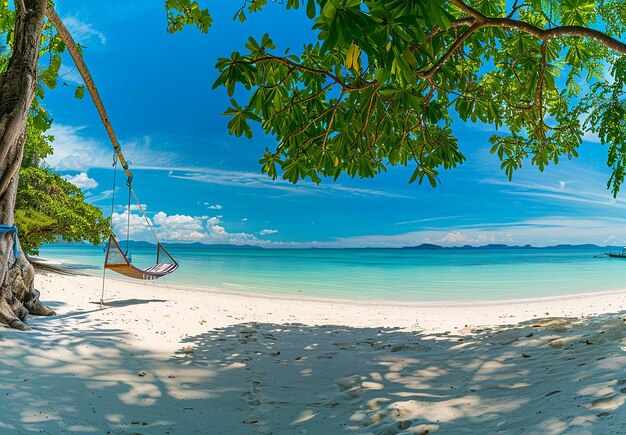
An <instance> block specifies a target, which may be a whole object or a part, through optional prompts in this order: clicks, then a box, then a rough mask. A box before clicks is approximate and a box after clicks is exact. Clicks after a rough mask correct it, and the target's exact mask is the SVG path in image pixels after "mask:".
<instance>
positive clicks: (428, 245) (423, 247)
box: [400, 243, 622, 251]
mask: <svg viewBox="0 0 626 435" xmlns="http://www.w3.org/2000/svg"><path fill="white" fill-rule="evenodd" d="M400 249H415V250H426V251H428V250H431V251H435V250H440V249H622V247H621V246H599V245H594V244H591V243H585V244H581V245H569V244H561V245H552V246H532V245H521V246H520V245H505V244H502V243H491V244H488V245H483V246H471V245H463V246H440V245H434V244H432V243H422V244H421V245H417V246H403V247H402V248H400Z"/></svg>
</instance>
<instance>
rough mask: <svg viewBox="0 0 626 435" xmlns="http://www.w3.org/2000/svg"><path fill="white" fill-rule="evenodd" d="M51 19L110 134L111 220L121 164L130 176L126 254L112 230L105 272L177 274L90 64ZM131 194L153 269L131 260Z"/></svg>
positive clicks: (150, 276) (146, 276) (151, 277)
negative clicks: (151, 243) (152, 253)
mask: <svg viewBox="0 0 626 435" xmlns="http://www.w3.org/2000/svg"><path fill="white" fill-rule="evenodd" d="M48 18H49V19H50V21H51V22H52V24H53V25H54V27H55V28H56V30H57V32H58V33H59V34H60V35H61V37H62V40H63V41H64V42H65V43H66V44H65V45H66V46H67V49H68V51H69V53H70V56H71V57H72V59H73V60H74V63H75V64H76V67H77V68H78V71H79V72H80V75H81V77H82V78H83V81H84V82H85V85H86V86H87V90H88V91H89V94H90V95H91V98H92V100H93V102H94V104H95V105H96V109H98V113H99V114H100V118H101V119H102V123H103V124H104V127H105V129H106V131H107V133H108V135H109V138H110V139H111V143H112V144H113V149H114V157H113V166H114V168H115V169H114V175H113V198H112V204H111V217H112V216H113V210H114V206H115V183H116V178H117V163H118V161H119V163H120V165H121V166H122V169H124V172H125V173H126V176H127V181H126V185H127V186H128V209H127V214H128V219H129V221H128V225H127V233H126V251H122V249H121V248H120V245H119V243H118V242H117V239H116V237H115V234H114V233H113V229H112V228H111V235H110V236H109V240H108V243H107V247H106V251H107V254H106V259H105V262H104V268H105V273H106V269H109V270H112V271H114V272H117V273H120V274H122V275H125V276H127V277H129V278H136V279H144V280H154V279H157V278H160V277H162V276H165V275H168V274H170V273H172V272H174V271H175V270H176V269H177V268H178V263H177V262H176V260H174V258H173V257H172V256H171V255H170V254H169V253H168V252H167V251H166V250H165V248H164V247H163V246H162V245H161V243H160V242H159V240H158V238H157V236H156V233H155V232H154V229H153V228H152V225H151V223H150V220H149V219H148V216H146V213H145V211H144V209H143V207H142V205H141V202H139V199H138V198H137V195H136V194H135V191H134V190H133V174H132V173H131V172H130V169H129V167H128V165H129V162H128V161H127V160H126V159H125V158H124V155H123V154H122V148H121V147H120V144H119V142H118V141H117V137H116V136H115V133H114V132H113V127H112V126H111V122H110V121H109V117H108V115H107V113H106V111H105V109H104V105H103V103H102V100H101V99H100V95H99V94H98V90H97V89H96V85H95V83H94V81H93V79H92V77H91V74H90V73H89V70H88V69H87V65H85V62H84V61H83V58H82V55H81V53H80V52H79V50H78V47H77V46H76V43H75V42H74V40H73V38H72V36H71V35H70V33H69V31H68V30H67V28H66V27H65V25H64V24H63V22H62V21H61V19H60V18H59V16H58V15H57V13H56V11H55V10H54V9H53V8H48ZM68 42H70V43H68ZM131 195H132V196H133V197H134V198H135V201H136V202H137V205H138V206H139V210H140V211H141V214H142V216H143V218H144V219H145V221H146V223H147V225H148V228H150V231H151V232H152V235H153V236H154V239H155V240H156V242H157V254H156V263H155V264H154V265H153V266H150V267H148V268H145V269H141V268H139V267H137V266H135V265H133V264H132V261H131V259H130V253H129V251H128V236H129V231H128V230H129V228H130V200H131ZM104 278H105V276H104V275H103V290H102V292H103V298H102V299H104ZM101 302H102V301H101Z"/></svg>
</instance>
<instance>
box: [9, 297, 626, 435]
mask: <svg viewBox="0 0 626 435" xmlns="http://www.w3.org/2000/svg"><path fill="white" fill-rule="evenodd" d="M147 302H151V301H147ZM90 315H91V312H84V313H82V314H81V313H75V314H74V315H73V316H72V317H69V318H65V319H62V320H61V321H59V320H58V319H57V320H54V318H50V319H47V318H46V319H38V320H36V321H34V322H33V323H36V329H37V331H36V332H31V333H19V332H14V331H11V330H8V329H6V330H1V331H0V346H2V358H0V394H1V395H2V397H3V399H2V400H3V416H2V418H0V433H31V432H44V433H54V434H56V433H65V432H67V433H112V434H126V433H144V434H193V433H198V434H209V433H216V434H217V433H237V434H245V433H272V434H278V433H328V434H331V433H344V432H346V433H347V432H353V433H373V434H377V435H387V434H389V435H391V434H397V433H407V434H408V433H423V434H425V433H429V432H431V433H432V432H434V431H437V430H439V431H441V433H494V432H503V433H511V432H512V433H552V434H557V433H577V432H582V433H624V431H625V430H626V411H625V410H624V408H623V403H624V401H625V399H626V356H625V353H624V351H623V350H622V346H624V345H625V342H624V336H625V335H626V334H625V328H624V321H623V320H622V318H621V317H623V315H624V313H621V314H611V315H603V316H598V317H593V318H588V319H586V320H585V321H584V323H582V324H579V323H578V322H577V321H575V320H572V319H557V318H554V319H542V320H535V321H533V322H529V323H525V324H520V325H517V326H516V327H514V328H508V329H504V328H501V329H494V330H482V331H478V332H476V333H475V335H472V336H463V337H462V336H460V335H453V334H430V335H427V334H423V333H419V332H406V331H400V330H390V329H377V328H350V327H345V326H338V325H325V326H305V325H294V324H287V325H280V324H270V323H264V324H262V323H244V324H235V325H232V326H229V327H226V328H221V329H215V330H210V331H207V332H206V333H203V334H200V335H197V336H193V337H186V338H183V339H182V341H181V342H180V347H179V349H178V351H176V352H175V353H174V354H172V355H169V356H167V355H163V354H158V353H154V351H152V352H151V351H147V350H145V349H141V348H137V347H132V346H130V345H129V344H128V343H129V337H130V335H129V334H130V332H129V331H131V330H132V327H129V331H123V330H119V329H112V328H109V327H108V326H107V321H106V320H100V321H97V322H95V321H94V320H93V319H92V318H90ZM132 321H133V320H131V319H129V322H132ZM135 321H140V320H135ZM131 326H132V323H131Z"/></svg>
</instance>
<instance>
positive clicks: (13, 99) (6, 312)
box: [0, 0, 55, 330]
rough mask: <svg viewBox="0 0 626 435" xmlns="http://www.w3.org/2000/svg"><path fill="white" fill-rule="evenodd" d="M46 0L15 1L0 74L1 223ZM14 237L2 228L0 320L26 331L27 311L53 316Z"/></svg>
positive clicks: (9, 204) (9, 214) (9, 200)
mask: <svg viewBox="0 0 626 435" xmlns="http://www.w3.org/2000/svg"><path fill="white" fill-rule="evenodd" d="M47 4H48V1H47V0H20V1H15V31H14V43H13V47H12V53H11V59H10V61H9V64H8V67H7V70H6V72H5V73H4V74H2V75H1V76H0V223H1V224H7V225H13V222H14V209H15V195H16V193H17V184H18V178H19V168H20V166H21V162H22V157H23V151H24V140H25V132H26V118H27V116H28V112H29V109H30V106H31V103H32V101H33V98H34V95H35V89H36V86H37V62H38V60H39V47H40V43H41V35H42V31H43V25H44V17H45V15H46V7H47ZM13 243H14V237H13V235H12V234H10V233H0V323H4V324H6V325H8V326H10V327H12V328H15V329H21V330H26V329H28V327H27V326H26V325H25V324H24V322H23V321H24V319H25V318H26V316H27V315H28V314H34V315H45V316H49V315H53V314H55V313H54V311H52V310H50V309H49V308H47V307H46V306H45V305H43V304H42V303H41V302H40V301H39V292H38V291H37V290H36V289H35V288H34V276H35V273H34V270H33V267H32V266H31V264H30V263H29V262H28V260H27V259H26V257H25V256H24V252H23V251H22V249H21V247H20V246H19V241H18V242H17V243H18V250H19V257H18V258H17V259H16V258H15V256H14V254H13Z"/></svg>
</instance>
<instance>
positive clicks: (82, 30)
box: [63, 16, 107, 45]
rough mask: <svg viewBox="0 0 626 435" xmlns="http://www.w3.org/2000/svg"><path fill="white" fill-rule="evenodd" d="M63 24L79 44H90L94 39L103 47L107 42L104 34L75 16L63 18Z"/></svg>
mask: <svg viewBox="0 0 626 435" xmlns="http://www.w3.org/2000/svg"><path fill="white" fill-rule="evenodd" d="M63 23H64V24H65V27H67V30H69V32H70V34H71V35H72V37H73V38H74V39H75V40H76V41H77V42H79V43H82V44H84V43H87V42H90V41H92V40H93V38H94V37H95V38H97V39H98V40H100V43H101V44H103V45H104V44H106V42H107V38H106V36H104V33H102V32H100V31H99V30H96V29H94V28H93V26H92V25H91V24H89V23H85V22H84V21H81V20H80V19H79V18H78V17H76V16H73V17H71V16H70V17H65V18H63Z"/></svg>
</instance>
